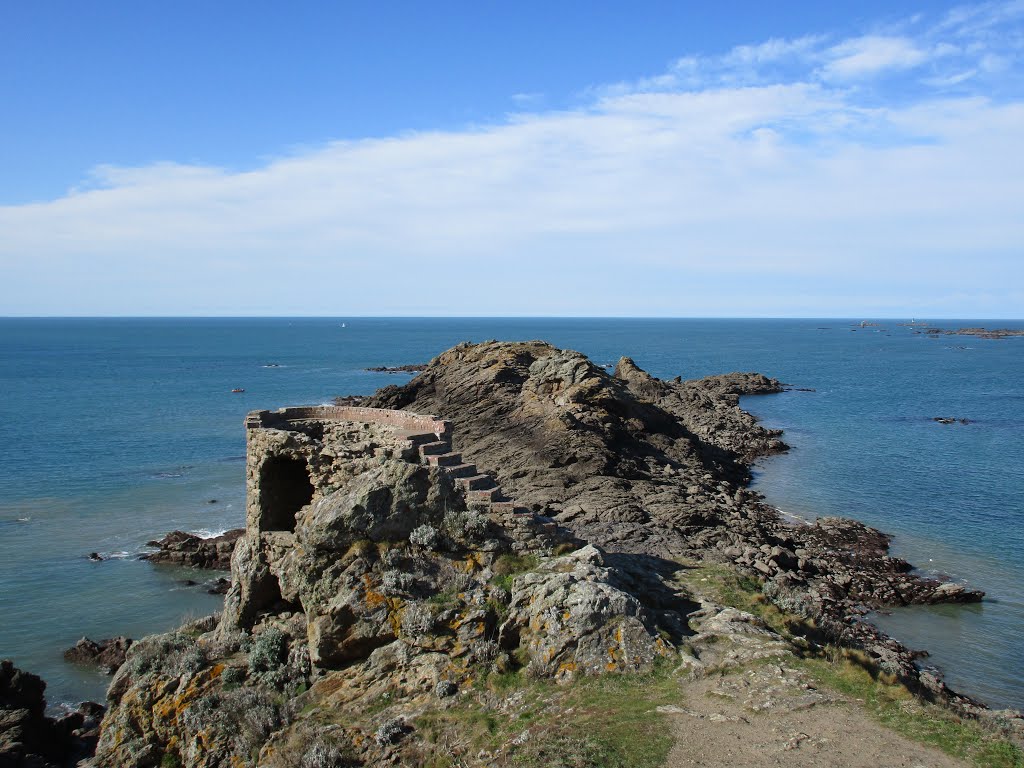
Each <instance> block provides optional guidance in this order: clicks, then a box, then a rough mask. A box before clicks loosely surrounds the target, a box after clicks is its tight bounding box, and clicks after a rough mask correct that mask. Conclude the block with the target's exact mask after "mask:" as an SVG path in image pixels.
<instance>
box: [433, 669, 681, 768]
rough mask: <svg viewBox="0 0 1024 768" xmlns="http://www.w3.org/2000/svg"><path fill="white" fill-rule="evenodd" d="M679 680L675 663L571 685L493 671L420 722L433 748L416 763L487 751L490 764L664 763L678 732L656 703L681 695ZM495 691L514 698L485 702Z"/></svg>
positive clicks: (436, 766)
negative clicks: (474, 691) (471, 691)
mask: <svg viewBox="0 0 1024 768" xmlns="http://www.w3.org/2000/svg"><path fill="white" fill-rule="evenodd" d="M678 686H679V683H678V680H677V679H676V678H675V677H674V676H673V674H672V672H671V670H670V666H669V665H668V664H664V665H660V666H659V667H658V668H657V669H656V670H655V671H654V672H652V673H650V674H643V675H622V674H609V675H602V676H599V677H592V678H583V679H580V680H577V681H576V682H574V683H572V684H570V685H568V686H557V685H555V684H554V683H552V682H551V681H548V680H531V679H528V678H526V677H524V676H523V675H522V674H521V673H506V674H501V675H498V674H492V675H489V676H487V678H486V679H485V680H483V681H481V683H480V686H479V689H478V690H480V695H477V696H474V697H473V699H472V700H466V701H463V702H460V703H459V704H458V705H457V706H454V707H449V708H446V709H439V710H433V711H429V712H425V713H423V714H422V715H420V717H419V718H418V719H417V721H416V728H417V731H419V733H420V734H421V735H422V736H423V737H424V739H425V740H426V742H427V745H426V746H428V747H429V751H428V752H425V753H424V754H423V755H422V756H418V759H415V762H414V763H413V764H416V765H419V766H422V768H446V766H454V765H460V764H461V758H462V756H464V755H476V754H479V753H480V752H481V751H485V752H488V753H490V754H492V755H494V759H493V761H491V762H490V763H488V764H493V765H498V766H551V768H627V767H629V768H657V767H658V766H660V765H662V764H663V763H664V761H665V759H666V757H667V756H668V753H669V751H670V750H671V748H672V742H673V739H672V734H671V731H670V729H669V727H668V723H667V722H665V719H664V717H663V716H662V715H659V714H658V713H657V712H655V711H654V710H655V708H656V707H657V706H658V705H660V704H668V703H674V702H678V700H679V689H678ZM495 695H497V696H498V697H500V698H501V699H504V700H505V701H506V702H514V703H510V704H507V705H505V706H502V705H501V704H499V705H497V706H493V705H492V706H485V705H484V703H483V702H485V701H488V700H490V701H491V702H493V701H494V700H495ZM526 731H528V734H527V735H526V737H525V738H518V737H521V736H522V734H523V733H524V732H526Z"/></svg>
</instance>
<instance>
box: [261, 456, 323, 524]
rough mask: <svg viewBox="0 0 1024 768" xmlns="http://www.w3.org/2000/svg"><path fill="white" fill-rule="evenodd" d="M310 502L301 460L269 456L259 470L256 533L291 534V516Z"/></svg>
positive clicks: (293, 521) (304, 467)
mask: <svg viewBox="0 0 1024 768" xmlns="http://www.w3.org/2000/svg"><path fill="white" fill-rule="evenodd" d="M312 499H313V483H312V482H310V479H309V469H308V468H307V467H306V462H305V461H303V460H302V459H296V458H289V457H285V456H273V457H271V458H269V459H267V460H266V461H265V462H263V467H262V468H261V469H260V511H261V513H262V514H261V516H260V530H263V531H294V530H295V515H296V513H298V511H299V510H300V509H302V508H303V507H304V506H306V505H307V504H309V502H310V501H312Z"/></svg>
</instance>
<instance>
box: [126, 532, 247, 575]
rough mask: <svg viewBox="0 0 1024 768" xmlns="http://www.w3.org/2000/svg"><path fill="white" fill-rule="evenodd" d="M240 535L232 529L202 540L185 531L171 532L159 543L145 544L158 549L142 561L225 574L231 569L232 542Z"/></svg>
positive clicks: (233, 543) (240, 533)
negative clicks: (206, 569)
mask: <svg viewBox="0 0 1024 768" xmlns="http://www.w3.org/2000/svg"><path fill="white" fill-rule="evenodd" d="M243 533H244V530H243V529H242V528H235V529H233V530H230V531H225V532H224V533H222V534H220V535H219V536H210V537H207V538H203V537H202V536H197V535H196V534H194V533H186V532H185V531H171V532H170V533H169V534H167V535H166V536H164V537H163V538H162V539H158V540H156V541H150V542H148V544H147V546H150V547H158V551H156V552H151V553H148V554H145V555H143V556H142V559H143V560H149V561H150V562H152V563H170V564H173V565H185V566H190V567H192V568H208V569H210V570H217V571H226V570H228V569H229V568H230V567H231V553H232V552H233V551H234V549H235V542H236V541H238V539H239V538H240V537H241V536H242V534H243Z"/></svg>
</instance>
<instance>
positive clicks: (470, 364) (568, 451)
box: [364, 342, 982, 681]
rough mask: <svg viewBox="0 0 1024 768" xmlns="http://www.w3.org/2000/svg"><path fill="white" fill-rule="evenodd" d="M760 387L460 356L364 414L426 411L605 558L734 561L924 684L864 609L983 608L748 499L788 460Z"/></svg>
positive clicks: (575, 358)
mask: <svg viewBox="0 0 1024 768" xmlns="http://www.w3.org/2000/svg"><path fill="white" fill-rule="evenodd" d="M782 389H783V385H782V384H781V383H780V382H778V381H777V380H774V379H769V378H766V377H765V376H762V375H760V374H752V373H733V374H727V375H722V376H709V377H707V378H704V379H697V380H691V381H681V380H673V381H662V380H659V379H656V378H654V377H652V376H650V375H649V374H647V373H646V372H644V371H643V370H641V369H640V368H639V367H638V366H637V365H636V364H635V363H634V362H633V361H632V360H630V359H629V358H623V359H622V360H620V361H619V363H618V365H617V366H616V367H615V370H614V372H613V373H612V374H611V375H609V374H608V373H607V372H605V371H604V370H602V369H601V368H599V367H597V366H595V365H594V364H593V363H591V362H590V361H589V360H588V359H587V358H586V357H585V356H583V355H581V354H579V353H577V352H571V351H567V350H560V349H556V348H554V347H552V346H551V345H549V344H545V343H543V342H527V343H500V342H488V343H484V344H477V345H470V344H463V345H459V346H457V347H455V348H453V349H451V350H449V351H447V352H445V353H443V354H442V355H440V356H439V357H437V358H436V359H435V360H433V361H432V362H431V364H430V365H429V366H428V367H427V369H426V371H424V372H423V373H422V374H420V375H419V376H417V377H416V378H415V379H413V380H412V381H411V382H409V383H408V384H406V385H405V386H402V387H396V386H390V387H385V388H384V389H382V390H381V391H380V392H379V393H378V394H377V395H376V396H374V397H372V398H368V399H367V400H366V401H365V403H364V404H365V405H367V406H376V407H391V408H408V409H411V410H422V409H429V410H431V411H433V412H436V413H439V414H441V415H443V416H444V417H445V418H447V419H450V420H451V422H452V424H453V425H454V427H455V431H454V435H455V437H454V444H455V446H456V447H457V448H458V449H459V450H460V451H461V453H462V454H464V455H465V456H466V457H468V458H469V459H471V460H472V461H474V462H476V464H478V465H479V466H481V467H483V468H485V469H488V470H490V471H492V472H493V473H494V475H495V477H496V478H497V479H498V480H500V482H501V483H502V485H503V486H504V487H507V488H509V489H510V490H511V491H512V492H513V493H515V494H516V496H517V497H518V498H519V499H521V500H522V501H524V502H527V503H529V504H530V505H531V506H532V508H533V509H535V510H537V511H540V512H543V513H544V514H545V515H549V516H551V517H552V518H553V519H554V520H556V521H557V522H558V523H559V524H561V525H564V526H565V527H566V528H568V529H570V530H571V531H573V533H575V534H576V535H577V536H579V537H580V538H581V539H583V540H586V541H589V542H592V543H594V544H597V545H599V546H601V547H603V548H605V549H607V550H610V551H619V552H633V553H645V554H654V555H658V556H661V557H667V558H677V557H691V558H696V559H708V558H710V559H712V560H715V559H719V560H727V561H729V562H731V563H733V564H734V565H736V566H738V567H739V568H740V569H741V570H743V571H745V572H746V573H748V574H750V575H752V576H755V577H757V578H758V579H760V580H761V581H763V582H764V585H765V586H764V588H765V592H766V594H768V595H770V596H772V597H773V599H775V600H777V601H778V602H779V603H780V604H781V605H783V606H784V607H785V608H786V609H787V610H791V611H794V612H796V613H798V614H800V615H803V616H805V617H806V618H808V619H811V620H813V621H814V622H815V623H816V624H818V626H819V627H821V628H822V630H823V631H824V633H825V634H826V636H827V637H829V638H830V639H832V640H835V641H838V642H842V643H847V644H852V645H854V646H857V647H864V648H865V649H867V650H868V651H869V653H871V654H873V655H874V656H875V657H876V658H878V659H880V660H882V661H883V662H884V664H885V665H887V667H888V668H889V669H888V671H890V672H891V673H893V674H896V675H898V676H900V677H902V678H904V679H907V680H909V681H914V680H916V679H917V670H916V668H915V666H914V663H913V662H914V656H913V654H912V653H911V652H910V651H908V650H907V649H906V648H903V647H902V646H900V645H899V644H897V643H895V642H893V641H892V640H890V639H888V638H886V637H884V636H882V635H881V633H879V632H878V631H877V630H875V629H874V628H873V627H872V626H871V625H869V624H866V623H864V622H863V621H861V620H860V617H861V616H862V615H863V614H864V613H865V611H866V608H880V607H884V606H894V605H907V604H910V603H934V602H964V601H976V600H980V599H981V597H982V593H981V592H978V591H976V590H971V589H968V588H966V587H963V586H962V585H958V584H951V583H942V582H939V581H937V580H934V579H928V578H924V577H922V576H920V575H918V574H916V573H913V572H912V568H911V566H910V564H909V563H907V562H905V561H903V560H899V559H897V558H891V557H889V556H888V554H887V553H888V544H889V540H888V537H886V536H885V535H884V534H882V533H880V532H878V531H875V530H874V529H872V528H869V527H868V526H865V525H863V524H861V523H857V522H855V521H851V520H834V519H822V520H818V521H817V522H815V523H814V524H813V525H793V524H789V523H786V522H784V521H783V520H781V519H780V518H779V515H778V513H777V510H775V509H774V508H772V507H770V506H768V505H765V504H764V503H763V502H762V500H761V499H760V497H759V496H758V495H757V494H755V493H752V492H750V491H749V490H747V489H746V487H745V486H746V484H747V483H748V481H749V478H750V474H749V463H750V462H751V461H753V460H754V459H755V458H757V457H758V456H762V455H765V454H769V453H773V452H778V451H784V450H786V445H785V444H784V443H783V442H782V441H781V440H780V439H779V437H780V433H779V432H778V431H774V430H767V429H764V428H763V427H761V426H760V425H758V424H757V423H756V421H755V419H754V418H753V417H752V416H751V415H750V414H748V413H746V412H744V411H743V410H741V409H740V407H739V397H740V396H741V395H760V394H770V393H774V392H779V391H782Z"/></svg>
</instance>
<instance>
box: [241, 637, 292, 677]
mask: <svg viewBox="0 0 1024 768" xmlns="http://www.w3.org/2000/svg"><path fill="white" fill-rule="evenodd" d="M287 645H288V638H287V636H286V635H285V634H284V632H282V631H281V630H279V629H277V628H276V627H270V628H269V629H265V630H263V631H262V632H260V633H259V634H258V635H256V636H255V637H254V638H253V641H252V645H251V646H250V649H249V673H250V674H253V675H260V674H263V673H265V672H272V671H274V670H276V669H278V668H279V667H280V666H281V665H282V663H283V662H284V659H285V651H286V649H287Z"/></svg>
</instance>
